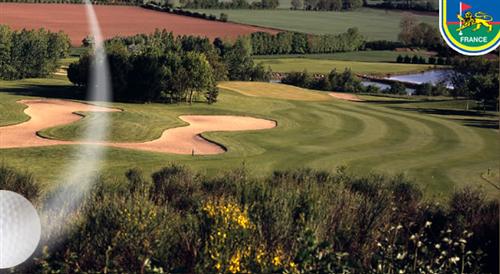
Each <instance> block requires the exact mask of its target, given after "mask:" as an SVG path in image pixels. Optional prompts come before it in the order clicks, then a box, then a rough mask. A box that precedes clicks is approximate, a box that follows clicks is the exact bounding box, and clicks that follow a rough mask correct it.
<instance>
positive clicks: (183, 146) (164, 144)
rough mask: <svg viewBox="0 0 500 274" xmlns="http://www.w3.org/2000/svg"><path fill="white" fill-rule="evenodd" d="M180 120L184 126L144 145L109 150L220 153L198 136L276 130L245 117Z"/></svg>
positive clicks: (267, 123)
mask: <svg viewBox="0 0 500 274" xmlns="http://www.w3.org/2000/svg"><path fill="white" fill-rule="evenodd" d="M179 118H180V119H182V120H184V121H186V122H188V123H189V125H188V126H185V127H178V128H171V129H167V130H165V131H164V132H163V134H162V135H161V137H160V138H158V139H156V140H153V141H150V142H144V143H113V144H108V145H110V146H113V147H121V148H131V149H140V150H147V151H155V152H167V153H176V154H191V153H193V152H194V154H204V155H205V154H220V153H224V152H225V149H224V147H222V146H220V145H218V144H215V143H213V142H210V141H208V140H206V139H205V138H203V137H202V136H201V133H203V132H209V131H241V130H259V129H270V128H274V127H276V122H275V121H270V120H265V119H258V118H252V117H245V116H229V115H184V116H180V117H179Z"/></svg>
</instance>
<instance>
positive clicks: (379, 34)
mask: <svg viewBox="0 0 500 274" xmlns="http://www.w3.org/2000/svg"><path fill="white" fill-rule="evenodd" d="M198 11H199V12H202V13H207V14H215V15H217V16H218V15H219V14H221V13H226V14H228V15H229V20H230V21H233V22H238V23H245V24H251V25H257V26H263V27H272V28H278V29H283V30H290V31H299V32H305V33H314V34H325V33H329V34H337V33H341V32H345V31H346V30H347V29H348V28H350V27H353V26H355V27H357V28H358V29H359V30H360V31H361V33H362V34H363V35H364V36H365V37H366V38H367V39H368V40H394V41H395V40H397V35H398V33H399V22H400V21H401V18H402V16H403V14H404V13H403V12H401V11H385V10H381V9H366V8H363V9H359V10H357V11H350V12H330V11H292V10H282V9H281V10H280V9H278V10H239V9H236V10H198ZM416 18H417V19H418V20H420V21H422V22H426V23H429V24H433V25H435V26H437V24H438V18H437V16H428V15H418V16H416Z"/></svg>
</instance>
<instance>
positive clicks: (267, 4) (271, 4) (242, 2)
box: [165, 0, 279, 9]
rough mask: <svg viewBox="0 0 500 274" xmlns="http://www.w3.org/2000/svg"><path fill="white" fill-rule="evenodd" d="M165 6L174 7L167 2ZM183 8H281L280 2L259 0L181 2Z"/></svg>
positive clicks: (192, 0)
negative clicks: (250, 0)
mask: <svg viewBox="0 0 500 274" xmlns="http://www.w3.org/2000/svg"><path fill="white" fill-rule="evenodd" d="M165 5H170V6H171V5H173V4H172V3H170V1H166V3H165ZM180 5H181V7H182V8H186V9H275V8H277V7H278V6H279V0H259V1H252V2H249V1H247V0H230V1H219V0H180Z"/></svg>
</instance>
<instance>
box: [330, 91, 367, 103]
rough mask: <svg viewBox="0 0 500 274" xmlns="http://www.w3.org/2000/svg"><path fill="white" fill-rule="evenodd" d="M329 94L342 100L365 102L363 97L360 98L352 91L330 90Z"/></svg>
mask: <svg viewBox="0 0 500 274" xmlns="http://www.w3.org/2000/svg"><path fill="white" fill-rule="evenodd" d="M328 94H329V95H330V96H332V97H335V98H337V99H341V100H347V101H353V102H363V101H364V100H363V99H360V98H359V97H358V96H356V95H354V94H352V93H342V92H328Z"/></svg>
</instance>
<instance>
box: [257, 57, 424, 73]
mask: <svg viewBox="0 0 500 274" xmlns="http://www.w3.org/2000/svg"><path fill="white" fill-rule="evenodd" d="M256 62H258V63H261V64H262V65H264V67H271V69H272V70H273V71H275V72H291V71H302V70H307V71H308V72H312V73H329V72H330V71H331V70H332V69H336V70H337V71H344V69H346V68H350V69H351V70H352V71H353V72H355V73H360V74H371V75H386V74H405V73H411V72H420V71H425V70H428V69H430V68H432V66H431V65H419V64H399V63H384V62H358V61H343V60H328V59H315V58H295V57H292V58H281V59H278V58H267V59H266V58H259V59H256Z"/></svg>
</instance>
